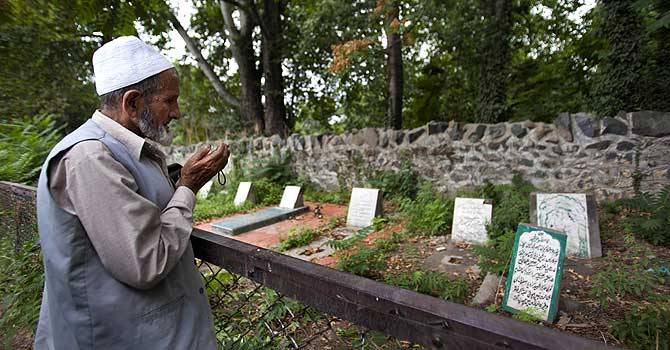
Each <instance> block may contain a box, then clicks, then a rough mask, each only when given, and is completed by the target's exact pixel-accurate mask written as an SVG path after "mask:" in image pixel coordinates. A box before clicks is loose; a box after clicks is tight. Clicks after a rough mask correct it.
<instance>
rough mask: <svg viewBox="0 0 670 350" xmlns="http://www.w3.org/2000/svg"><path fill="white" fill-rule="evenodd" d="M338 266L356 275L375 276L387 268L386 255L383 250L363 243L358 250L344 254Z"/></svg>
mask: <svg viewBox="0 0 670 350" xmlns="http://www.w3.org/2000/svg"><path fill="white" fill-rule="evenodd" d="M337 268H338V269H340V270H343V271H347V272H350V273H353V274H355V275H359V276H363V277H368V278H374V277H377V276H378V275H379V273H380V271H383V270H384V269H385V268H386V256H385V255H384V252H383V251H380V250H378V249H374V248H370V247H368V246H366V245H361V246H360V248H359V249H358V250H356V251H355V252H352V253H350V254H347V255H345V256H343V257H342V258H341V259H340V260H339V261H338V263H337Z"/></svg>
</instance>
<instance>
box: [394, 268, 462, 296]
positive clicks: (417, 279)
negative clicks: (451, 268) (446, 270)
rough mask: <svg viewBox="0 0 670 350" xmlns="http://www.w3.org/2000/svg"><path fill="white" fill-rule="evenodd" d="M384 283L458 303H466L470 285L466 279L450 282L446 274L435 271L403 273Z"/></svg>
mask: <svg viewBox="0 0 670 350" xmlns="http://www.w3.org/2000/svg"><path fill="white" fill-rule="evenodd" d="M384 281H385V282H386V283H388V284H391V285H394V286H398V287H402V288H405V289H409V290H413V291H415V292H419V293H422V294H427V295H432V296H434V297H438V298H441V299H444V300H449V301H453V302H457V303H464V302H465V299H466V298H467V296H468V293H469V285H468V282H467V280H465V279H464V278H457V279H454V280H450V279H449V278H447V277H446V276H445V275H444V274H442V273H439V272H433V271H415V272H403V273H400V274H397V275H389V276H387V277H386V278H385V280H384Z"/></svg>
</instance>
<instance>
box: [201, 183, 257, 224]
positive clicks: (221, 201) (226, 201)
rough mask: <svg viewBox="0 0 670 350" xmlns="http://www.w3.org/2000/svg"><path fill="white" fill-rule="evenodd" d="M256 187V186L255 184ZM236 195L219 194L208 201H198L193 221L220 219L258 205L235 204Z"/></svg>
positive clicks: (210, 197)
mask: <svg viewBox="0 0 670 350" xmlns="http://www.w3.org/2000/svg"><path fill="white" fill-rule="evenodd" d="M254 185H255V184H254ZM234 197H235V194H234V193H218V194H214V195H211V196H209V197H208V198H206V199H198V201H197V202H196V205H195V208H194V209H193V221H201V220H207V219H211V218H218V217H222V216H226V215H230V214H234V213H237V212H241V211H245V210H249V209H251V208H254V207H255V206H256V205H254V204H252V203H249V202H246V203H244V204H242V205H240V206H236V205H235V204H233V199H234Z"/></svg>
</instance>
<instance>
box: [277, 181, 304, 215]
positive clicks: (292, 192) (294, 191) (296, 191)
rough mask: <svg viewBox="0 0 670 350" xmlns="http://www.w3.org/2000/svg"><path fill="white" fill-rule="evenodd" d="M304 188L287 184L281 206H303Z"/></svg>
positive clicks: (293, 207) (287, 207)
mask: <svg viewBox="0 0 670 350" xmlns="http://www.w3.org/2000/svg"><path fill="white" fill-rule="evenodd" d="M302 206H303V202H302V189H301V188H300V186H286V188H285V189H284V194H283V195H282V196H281V202H280V203H279V207H280V208H286V209H295V208H298V207H302Z"/></svg>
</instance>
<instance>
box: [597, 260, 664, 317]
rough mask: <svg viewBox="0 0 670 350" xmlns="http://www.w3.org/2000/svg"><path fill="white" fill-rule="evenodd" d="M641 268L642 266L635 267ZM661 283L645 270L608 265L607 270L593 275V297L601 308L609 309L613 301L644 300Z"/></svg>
mask: <svg viewBox="0 0 670 350" xmlns="http://www.w3.org/2000/svg"><path fill="white" fill-rule="evenodd" d="M633 266H634V267H638V268H639V267H640V265H633ZM658 282H659V278H658V277H657V276H654V275H653V274H651V273H646V272H644V270H643V269H636V268H633V269H631V268H629V267H627V266H625V265H624V266H613V265H608V266H607V267H606V268H605V270H603V271H600V272H598V273H596V274H595V275H593V278H592V287H591V296H593V297H594V298H596V299H598V300H599V302H600V306H601V307H603V308H607V307H608V306H609V304H610V303H611V302H612V301H616V300H619V298H624V297H627V296H633V297H637V298H642V297H643V296H645V295H646V294H647V293H648V292H649V291H650V290H653V287H654V286H655V285H656V284H657V283H658Z"/></svg>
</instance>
